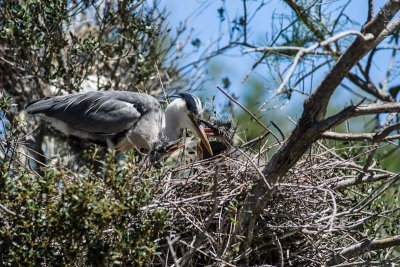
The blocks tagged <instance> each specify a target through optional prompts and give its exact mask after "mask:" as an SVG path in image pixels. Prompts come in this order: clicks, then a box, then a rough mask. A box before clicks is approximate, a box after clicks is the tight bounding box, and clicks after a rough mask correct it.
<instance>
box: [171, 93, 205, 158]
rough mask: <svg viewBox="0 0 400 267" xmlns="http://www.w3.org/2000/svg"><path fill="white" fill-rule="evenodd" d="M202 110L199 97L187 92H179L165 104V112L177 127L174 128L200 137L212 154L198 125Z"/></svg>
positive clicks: (201, 128) (202, 130)
mask: <svg viewBox="0 0 400 267" xmlns="http://www.w3.org/2000/svg"><path fill="white" fill-rule="evenodd" d="M203 111H204V108H203V105H202V104H201V101H200V98H198V97H197V96H194V95H191V94H188V93H181V94H179V95H177V98H176V99H175V100H174V101H172V102H171V103H170V104H169V105H168V106H167V108H166V110H165V114H166V116H167V117H168V118H169V119H171V120H174V121H175V122H176V124H175V125H177V127H178V128H179V129H174V130H177V131H180V130H181V129H188V130H190V131H191V132H193V133H194V134H195V135H196V136H197V137H199V138H200V140H201V142H202V143H203V145H204V147H205V148H206V149H207V151H208V152H209V153H210V154H211V155H212V154H213V152H212V149H211V146H210V143H209V142H208V139H207V136H206V134H205V132H204V129H203V127H202V126H200V119H201V118H202V116H203Z"/></svg>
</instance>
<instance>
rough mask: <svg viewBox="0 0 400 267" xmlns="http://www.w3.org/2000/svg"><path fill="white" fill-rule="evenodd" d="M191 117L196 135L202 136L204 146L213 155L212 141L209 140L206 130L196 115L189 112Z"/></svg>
mask: <svg viewBox="0 0 400 267" xmlns="http://www.w3.org/2000/svg"><path fill="white" fill-rule="evenodd" d="M189 118H190V120H191V122H192V124H193V128H194V130H195V133H196V135H197V136H198V137H199V138H200V140H201V142H202V143H203V145H204V147H205V148H206V149H207V151H208V153H210V155H213V151H212V148H211V145H210V143H209V142H208V139H207V136H206V133H205V132H204V130H203V129H202V128H200V126H199V123H198V122H197V119H196V117H195V115H194V114H192V113H189Z"/></svg>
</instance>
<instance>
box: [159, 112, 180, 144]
mask: <svg viewBox="0 0 400 267" xmlns="http://www.w3.org/2000/svg"><path fill="white" fill-rule="evenodd" d="M162 122H163V123H162V134H163V135H164V137H165V138H166V139H167V141H175V140H176V139H178V138H179V137H180V135H181V127H180V121H179V118H176V117H175V116H173V114H171V113H169V112H166V113H165V114H164V116H163V120H162Z"/></svg>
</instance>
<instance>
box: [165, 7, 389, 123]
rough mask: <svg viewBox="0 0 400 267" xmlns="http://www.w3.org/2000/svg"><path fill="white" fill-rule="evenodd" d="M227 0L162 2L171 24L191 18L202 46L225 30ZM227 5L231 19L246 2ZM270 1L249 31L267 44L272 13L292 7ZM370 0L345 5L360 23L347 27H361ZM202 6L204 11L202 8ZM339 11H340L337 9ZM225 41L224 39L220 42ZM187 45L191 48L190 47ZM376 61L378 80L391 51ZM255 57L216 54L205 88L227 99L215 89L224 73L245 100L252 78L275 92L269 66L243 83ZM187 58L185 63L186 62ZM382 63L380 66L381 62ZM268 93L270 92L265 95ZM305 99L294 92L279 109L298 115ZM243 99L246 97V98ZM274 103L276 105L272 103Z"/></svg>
mask: <svg viewBox="0 0 400 267" xmlns="http://www.w3.org/2000/svg"><path fill="white" fill-rule="evenodd" d="M223 2H224V1H217V0H214V1H204V0H202V1H200V0H185V1H182V0H164V1H162V2H161V3H162V4H164V5H165V7H166V9H167V10H168V11H169V12H170V15H169V19H168V22H169V23H170V26H171V27H172V28H175V27H177V26H178V25H179V24H180V23H181V22H182V21H184V20H185V19H187V18H189V20H188V25H190V27H191V28H193V31H194V34H193V36H194V37H197V38H199V39H201V40H202V44H203V47H205V46H207V45H208V44H209V43H211V42H212V41H213V40H215V39H216V38H217V37H218V36H219V35H220V34H221V32H224V31H225V30H226V28H224V27H222V28H220V27H219V26H218V25H219V17H218V12H217V10H218V8H220V7H221V6H222V5H223ZM225 2H226V4H225V6H226V7H227V10H228V13H229V14H231V17H230V19H231V20H232V19H233V17H234V16H235V15H242V14H243V4H242V1H240V0H231V1H225ZM259 2H260V1H248V7H247V8H248V13H251V11H252V10H254V9H255V8H256V6H257V5H258V3H259ZM265 2H267V5H266V6H265V7H264V8H262V10H261V12H259V13H258V15H257V16H256V17H254V19H253V21H252V22H251V25H250V28H251V31H250V32H249V34H250V38H249V39H251V40H253V41H254V40H255V41H256V42H257V44H258V45H260V46H262V45H266V44H267V43H266V38H265V33H266V32H267V34H268V32H271V29H272V16H273V14H279V13H282V14H289V13H290V9H289V7H288V6H287V5H286V4H284V3H283V1H278V0H271V1H265ZM324 2H325V3H326V2H329V3H331V4H332V8H335V7H339V6H341V5H342V4H344V3H346V2H347V0H346V1H345V0H336V1H335V0H332V1H327V0H326V1H324ZM384 2H385V1H384V0H376V1H375V13H376V12H377V11H378V10H379V8H380V7H381V6H382V5H383V3H384ZM366 3H367V1H360V0H353V1H351V2H350V4H349V6H348V8H347V9H346V10H347V11H346V14H348V15H349V16H350V17H351V18H352V19H353V20H355V21H357V22H359V24H358V25H349V26H348V29H355V30H359V29H360V25H362V24H363V23H364V22H365V21H366V18H367V12H368V10H367V4H366ZM200 10H201V12H199V11H200ZM336 12H339V11H336ZM347 40H348V41H349V42H350V41H351V40H353V37H349V38H347ZM221 43H223V42H221ZM187 49H191V47H188V48H187ZM239 52H240V51H236V53H235V52H233V53H230V54H231V55H239V54H240V53H239ZM198 56H199V54H196V53H195V54H194V55H192V56H191V57H189V58H188V59H187V62H189V61H191V60H195V59H197V57H198ZM379 56H380V57H379V58H378V60H377V61H379V64H376V65H375V69H374V71H373V73H374V76H375V77H374V78H375V79H377V80H379V79H380V78H381V77H382V76H383V75H384V73H383V71H382V69H385V67H383V68H381V67H380V66H387V64H388V58H389V57H388V54H385V53H381V54H380V55H379ZM254 61H255V57H254V56H253V55H248V56H240V57H237V56H236V57H235V56H220V57H217V58H215V59H214V60H213V61H212V62H211V63H210V64H209V65H208V66H207V68H209V69H210V70H211V73H212V75H211V77H208V78H211V80H210V81H209V82H208V83H207V84H206V86H205V88H203V90H204V91H205V92H207V93H208V94H215V95H216V98H217V102H221V101H226V98H225V96H223V95H222V94H221V93H219V92H217V91H216V89H215V84H217V83H219V84H220V83H221V79H222V78H223V77H226V76H228V77H230V78H231V82H232V85H231V92H234V93H235V94H236V95H239V96H241V98H242V100H243V99H244V98H245V97H246V94H252V93H255V92H254V91H251V90H250V88H251V82H252V79H253V80H254V79H255V80H258V81H260V82H261V83H263V84H264V88H263V89H261V90H265V91H266V92H268V91H269V92H273V91H274V90H275V89H276V88H277V87H278V84H276V83H273V82H271V80H270V79H269V77H268V70H267V69H266V68H265V67H260V68H257V69H256V71H255V72H254V73H253V75H252V76H251V78H250V79H249V80H247V82H245V83H242V82H241V81H242V79H243V78H244V77H245V75H246V73H247V72H248V71H249V70H250V68H251V66H252V64H253V63H254ZM187 62H186V63H187ZM213 62H214V63H219V64H218V66H219V67H218V69H217V70H215V69H213V66H214V65H217V64H213ZM378 65H379V66H378ZM324 72H326V70H324V71H323V72H321V73H319V74H318V76H316V77H313V84H307V85H306V87H310V88H311V87H312V88H315V87H316V86H317V85H318V83H319V81H320V80H321V79H322V77H323V73H324ZM266 97H267V96H266ZM303 100H304V96H301V95H299V94H297V95H296V94H295V95H294V96H293V98H292V99H291V100H290V102H287V103H286V104H285V105H284V106H282V107H281V108H280V109H279V111H278V112H282V113H283V114H286V115H290V116H293V117H294V119H295V118H296V117H298V115H299V114H300V112H301V109H302V105H301V102H302V101H303ZM243 101H244V100H243ZM349 101H350V95H349V93H347V91H345V90H337V93H336V95H335V100H334V101H332V102H333V103H332V105H339V107H343V106H345V105H347V104H349ZM271 105H274V104H273V103H271Z"/></svg>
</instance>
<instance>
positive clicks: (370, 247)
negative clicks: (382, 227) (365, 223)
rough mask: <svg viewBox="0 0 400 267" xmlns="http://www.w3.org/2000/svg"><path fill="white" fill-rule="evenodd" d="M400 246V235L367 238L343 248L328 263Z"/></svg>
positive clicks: (331, 263)
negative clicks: (375, 238) (374, 238)
mask: <svg viewBox="0 0 400 267" xmlns="http://www.w3.org/2000/svg"><path fill="white" fill-rule="evenodd" d="M394 246H400V235H396V236H391V237H386V238H381V239H377V240H372V241H371V240H365V241H363V242H360V243H357V244H354V245H352V246H350V247H347V248H345V249H343V250H342V251H341V252H339V253H338V254H336V255H334V256H333V258H332V259H331V261H329V262H328V265H333V264H340V263H342V262H345V261H346V260H347V259H351V258H354V257H356V256H359V255H362V254H364V253H367V252H369V251H374V250H379V249H385V248H390V247H394Z"/></svg>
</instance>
